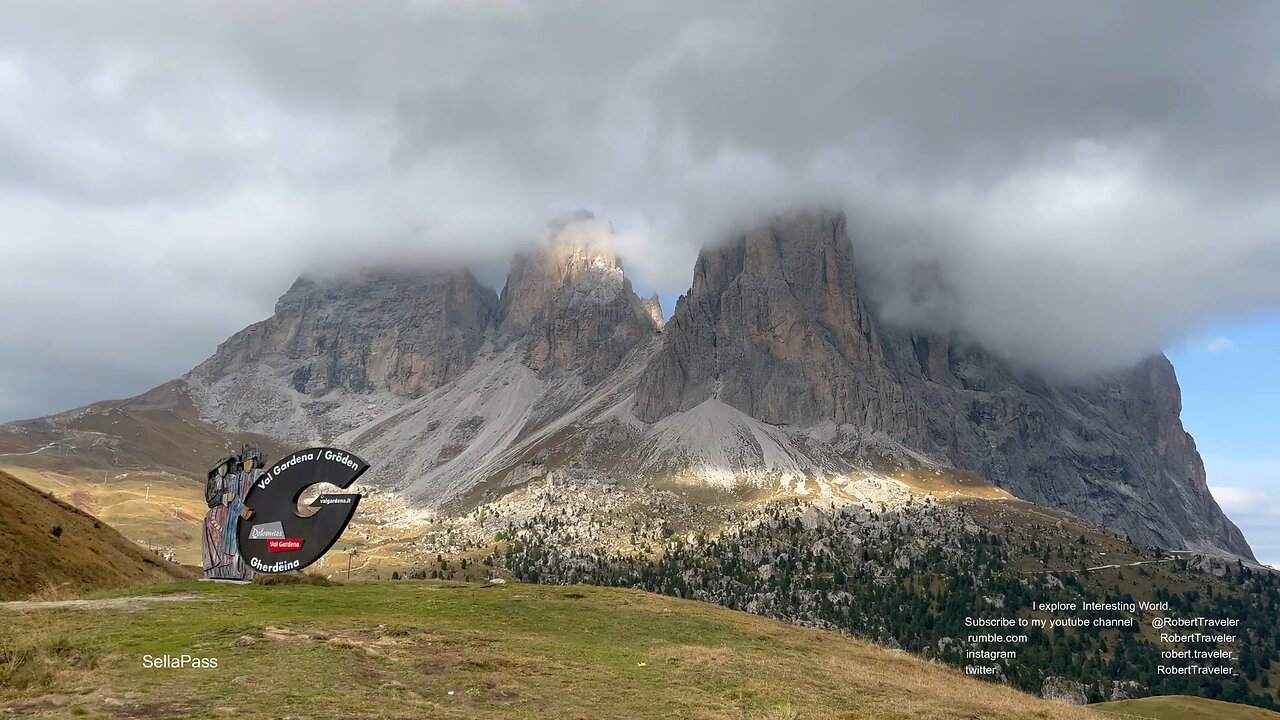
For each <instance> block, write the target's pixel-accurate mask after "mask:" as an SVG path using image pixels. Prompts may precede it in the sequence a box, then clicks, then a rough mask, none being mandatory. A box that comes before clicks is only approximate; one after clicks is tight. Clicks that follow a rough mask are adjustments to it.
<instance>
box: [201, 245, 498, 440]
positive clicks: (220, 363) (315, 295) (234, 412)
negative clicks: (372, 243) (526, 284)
mask: <svg viewBox="0 0 1280 720" xmlns="http://www.w3.org/2000/svg"><path fill="white" fill-rule="evenodd" d="M496 308H497V298H496V297H495V296H494V293H493V291H492V290H489V289H487V288H485V287H483V286H481V285H480V284H479V283H477V282H476V280H475V278H473V277H472V276H471V274H470V273H467V272H454V273H445V272H437V271H416V272H415V271H388V270H383V271H365V272H361V273H359V274H357V275H354V276H349V277H339V278H325V279H313V278H306V277H303V278H300V279H299V280H298V281H297V282H295V283H294V284H293V287H291V288H289V291H288V292H286V293H285V294H284V295H283V296H282V297H281V298H280V300H279V301H278V302H277V303H276V307H275V313H274V314H273V315H272V316H271V317H270V318H268V319H266V320H263V321H262V322H259V323H255V324H253V325H250V326H249V327H247V328H245V329H244V330H241V331H240V332H238V333H236V334H235V335H232V336H231V337H230V338H229V339H228V340H227V341H226V342H224V343H222V344H221V345H219V346H218V350H217V352H215V353H214V355H213V357H211V358H209V359H208V360H206V361H205V362H203V363H201V364H200V365H198V366H197V367H196V368H195V369H193V370H192V371H191V372H190V373H188V374H187V376H186V377H185V378H184V380H186V382H187V383H188V384H189V385H190V386H191V388H192V393H193V395H194V396H195V397H197V398H198V399H199V400H200V404H201V405H202V409H203V410H205V411H206V414H207V415H208V416H209V417H210V418H211V419H213V420H214V421H215V422H216V424H218V425H220V426H223V427H227V428H231V429H249V430H253V431H256V432H263V433H267V434H272V435H276V436H279V437H284V438H288V439H312V438H319V437H325V436H329V435H332V434H336V433H337V432H341V431H343V430H345V429H348V428H349V427H352V426H355V425H358V424H360V423H361V422H363V421H365V420H367V419H369V417H370V416H372V415H374V414H376V413H377V412H378V411H380V410H382V409H385V406H386V405H388V404H389V403H391V404H394V402H395V400H396V399H397V398H412V397H417V396H420V395H422V394H423V393H426V392H429V391H430V390H433V389H435V388H437V387H440V386H441V385H444V384H445V383H448V382H451V381H453V380H455V379H457V378H458V377H459V376H461V375H462V374H463V373H465V372H466V371H467V369H468V368H470V367H471V364H472V362H473V361H474V359H475V356H476V353H477V351H478V350H479V348H480V346H481V344H482V343H483V342H484V340H485V333H486V330H487V328H488V327H489V326H490V324H491V323H492V320H493V316H494V313H495V311H496ZM335 392H336V393H337V394H338V395H339V396H340V397H338V398H337V399H334V396H333V393H335ZM361 396H370V401H366V400H365V399H364V398H362V397H361ZM351 401H354V403H353V402H351ZM355 404H359V405H360V406H362V407H361V408H360V411H359V412H357V409H356V408H355V407H354V405H355ZM365 406H367V408H366V407H365ZM366 409H367V412H364V410H366Z"/></svg>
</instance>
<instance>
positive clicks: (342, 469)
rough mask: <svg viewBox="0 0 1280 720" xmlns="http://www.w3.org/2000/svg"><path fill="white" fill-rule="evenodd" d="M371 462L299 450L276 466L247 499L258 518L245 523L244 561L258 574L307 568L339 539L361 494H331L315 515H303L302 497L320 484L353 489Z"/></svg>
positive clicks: (341, 453)
mask: <svg viewBox="0 0 1280 720" xmlns="http://www.w3.org/2000/svg"><path fill="white" fill-rule="evenodd" d="M368 469H369V464H368V463H366V462H365V461H364V460H361V459H360V458H358V457H356V456H355V455H352V454H351V453H349V452H347V451H345V450H339V449H337V448H331V447H319V448H308V449H306V450H299V451H298V452H295V453H293V454H292V455H289V456H288V457H286V458H284V459H282V460H281V461H280V462H277V463H276V464H275V465H272V466H271V469H270V470H268V471H267V472H266V473H264V474H263V475H262V476H261V477H259V478H258V479H257V481H256V482H254V483H253V487H251V488H250V489H249V494H248V495H247V496H246V497H245V499H244V505H245V507H246V508H248V509H250V510H252V511H253V516H252V517H250V518H249V519H248V520H241V521H240V523H239V530H238V533H237V534H238V537H239V540H240V557H242V558H244V561H245V563H246V564H248V566H249V567H250V568H251V569H252V570H253V571H254V572H256V573H265V574H268V575H272V574H277V573H286V572H293V571H295V570H301V569H302V568H305V567H307V566H308V565H310V564H312V563H314V562H315V561H316V560H319V559H320V558H321V556H323V555H324V554H325V553H326V552H328V551H329V548H331V547H333V544H334V543H335V542H337V541H338V537H339V536H340V535H342V531H343V530H346V529H347V523H349V522H351V518H352V516H353V515H355V513H356V506H357V505H358V504H359V503H360V494H359V493H325V494H323V495H320V496H319V497H317V498H316V499H314V500H312V501H311V503H310V506H311V507H313V508H316V511H315V513H314V514H312V515H307V516H302V515H299V514H298V498H299V497H301V496H302V493H303V491H304V490H306V489H307V488H309V487H311V486H312V485H315V484H317V483H330V484H333V485H337V486H338V487H340V488H347V487H350V486H351V484H352V483H354V482H355V481H356V478H358V477H360V475H361V474H362V473H363V472H364V471H365V470H368Z"/></svg>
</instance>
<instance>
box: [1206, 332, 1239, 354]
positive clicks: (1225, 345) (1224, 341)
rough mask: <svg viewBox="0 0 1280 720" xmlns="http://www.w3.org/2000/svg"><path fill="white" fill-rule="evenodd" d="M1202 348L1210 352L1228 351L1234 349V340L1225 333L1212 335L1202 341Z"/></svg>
mask: <svg viewBox="0 0 1280 720" xmlns="http://www.w3.org/2000/svg"><path fill="white" fill-rule="evenodd" d="M1204 349H1205V350H1206V351H1208V352H1209V353H1211V354H1215V355H1216V354H1217V353H1220V352H1230V351H1232V350H1235V349H1236V344H1235V342H1234V341H1233V340H1232V339H1231V338H1229V337H1227V336H1225V335H1214V336H1213V337H1211V338H1208V339H1206V340H1205V341H1204Z"/></svg>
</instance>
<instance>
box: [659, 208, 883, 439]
mask: <svg viewBox="0 0 1280 720" xmlns="http://www.w3.org/2000/svg"><path fill="white" fill-rule="evenodd" d="M666 335H667V337H666V342H665V343H664V345H663V349H662V351H661V352H660V353H659V354H658V355H657V356H655V358H654V359H653V361H651V363H650V365H649V367H648V369H647V370H646V374H645V377H644V379H643V381H642V383H641V386H640V389H639V391H638V393H637V402H636V414H637V415H638V416H639V417H640V418H641V419H643V420H645V421H649V422H652V421H656V420H658V419H660V418H662V417H665V416H666V415H669V414H671V413H673V412H677V411H680V410H687V409H690V408H691V407H693V406H695V405H697V404H699V403H701V402H703V401H705V400H708V399H711V398H713V397H714V399H716V400H719V401H721V402H724V403H725V404H727V405H730V406H732V407H735V408H737V409H739V410H741V411H743V412H745V413H747V414H748V415H751V416H753V417H758V418H760V419H762V420H765V421H766V422H770V423H782V424H804V423H810V422H815V421H818V420H823V419H833V420H837V421H840V422H853V421H857V422H868V421H873V420H875V419H876V418H875V417H874V412H873V411H872V407H871V405H870V404H869V401H868V400H867V399H866V398H862V397H858V393H860V392H861V391H862V390H864V389H866V384H867V380H868V379H869V378H868V377H866V376H868V375H870V374H871V373H873V372H874V371H875V370H876V369H877V368H876V366H875V363H874V357H875V356H876V354H877V353H878V346H877V341H876V338H875V328H874V326H873V325H872V323H871V321H870V317H869V316H868V314H867V312H866V310H865V308H864V307H863V305H862V302H861V300H860V298H859V295H858V291H857V287H856V282H855V279H854V266H853V250H852V247H851V245H850V243H849V239H848V237H847V235H846V234H845V218H844V216H843V215H842V214H838V213H825V212H822V211H807V212H802V213H796V214H793V215H788V216H785V217H780V218H777V219H775V220H774V221H773V222H771V223H769V224H768V225H764V226H761V227H758V228H755V229H753V230H750V231H748V232H746V233H744V234H742V235H739V236H738V237H735V238H733V239H731V240H729V241H728V242H725V243H721V244H719V245H716V246H713V247H710V248H706V249H704V250H703V251H702V252H701V253H700V254H699V256H698V261H697V264H696V265H695V268H694V276H693V284H692V287H691V288H690V291H689V294H688V295H685V296H683V297H681V298H680V300H679V302H678V303H677V304H676V311H675V316H674V317H673V318H672V320H671V323H670V324H669V325H668V330H667V333H666ZM872 394H874V393H872ZM876 407H879V405H878V404H877V405H876Z"/></svg>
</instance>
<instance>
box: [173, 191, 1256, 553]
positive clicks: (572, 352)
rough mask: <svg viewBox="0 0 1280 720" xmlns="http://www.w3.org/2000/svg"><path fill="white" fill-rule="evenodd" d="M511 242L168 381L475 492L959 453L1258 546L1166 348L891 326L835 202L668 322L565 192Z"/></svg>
mask: <svg viewBox="0 0 1280 720" xmlns="http://www.w3.org/2000/svg"><path fill="white" fill-rule="evenodd" d="M545 240H546V242H544V244H543V245H542V246H541V247H539V248H536V249H534V250H532V251H531V252H527V253H524V254H522V255H521V256H519V257H517V259H516V260H515V261H514V262H513V265H512V271H511V274H510V275H509V276H508V280H507V286H506V287H505V288H504V289H503V290H502V292H501V293H495V292H493V291H492V290H489V289H487V288H484V287H483V286H481V285H480V284H479V283H478V282H476V281H475V278H474V277H472V276H471V275H470V273H467V272H465V271H456V272H445V271H438V270H428V271H421V272H416V271H404V270H397V271H377V272H372V271H371V272H365V273H360V274H357V275H355V276H352V277H348V278H342V279H336V280H328V281H318V280H312V279H300V280H299V281H298V282H297V283H295V284H294V286H293V287H292V288H290V290H289V292H287V293H286V294H285V295H284V296H282V298H281V300H280V302H279V303H277V306H276V311H275V313H274V314H273V316H272V317H271V318H269V319H267V320H264V321H262V322H260V323H256V324H254V325H252V326H250V327H249V328H246V329H245V330H243V331H241V332H240V333H236V334H235V335H233V336H232V337H231V338H229V339H228V340H227V341H226V342H225V343H223V344H222V345H220V346H219V348H218V351H217V352H216V353H215V354H214V356H213V357H211V358H210V359H209V360H207V361H205V362H204V363H201V364H200V365H199V366H197V367H196V368H194V369H193V370H192V371H191V372H190V373H188V374H187V375H186V376H184V377H183V378H182V379H181V380H180V381H178V382H179V383H180V385H181V387H182V391H183V392H186V393H187V394H188V395H189V396H190V398H191V401H192V403H194V405H195V406H196V407H197V408H198V409H199V413H200V417H201V418H202V419H203V420H204V421H207V422H209V423H210V424H212V425H213V426H216V427H218V428H220V429H222V430H224V431H236V432H253V433H261V434H264V435H268V436H273V437H277V438H280V439H281V440H284V441H287V442H291V443H301V442H309V441H316V440H324V441H330V440H333V441H336V442H339V443H342V444H344V445H347V446H349V447H351V449H352V450H353V451H355V452H359V453H362V454H364V455H366V456H368V457H371V458H377V459H378V462H376V463H375V468H374V470H373V471H371V473H370V476H369V478H368V480H369V481H370V482H372V483H375V484H378V485H379V486H381V487H383V488H386V489H390V490H396V491H404V492H406V493H408V494H409V495H411V496H412V497H415V498H417V499H418V501H419V502H423V503H427V504H429V505H437V506H438V505H446V504H462V505H465V504H467V503H474V502H477V501H478V498H482V497H483V496H485V495H486V494H493V493H499V494H500V493H502V492H506V491H507V490H509V489H510V488H513V487H517V486H519V485H521V484H522V483H525V482H528V481H529V480H530V479H534V478H538V477H543V476H545V475H546V474H547V473H548V472H553V471H554V472H561V473H566V474H568V475H570V476H581V477H588V476H590V477H595V476H608V477H612V478H613V479H615V480H619V479H620V480H625V481H636V482H645V481H652V480H655V479H670V480H675V481H677V482H681V483H684V484H687V485H690V486H695V485H700V484H701V485H712V486H718V487H733V486H736V485H739V484H744V483H745V484H746V485H748V486H752V487H758V488H766V487H781V488H784V489H789V491H794V492H798V493H804V492H813V491H814V490H813V488H814V487H818V488H823V487H840V486H842V485H843V484H847V483H849V482H853V481H856V480H857V479H858V478H860V477H864V476H865V475H866V474H867V473H868V472H869V471H870V470H871V469H873V468H876V467H880V466H886V465H887V466H889V467H939V468H945V467H955V468H960V469H963V470H967V471H972V472H974V473H977V474H979V475H981V476H983V477H985V478H987V479H988V480H990V481H991V482H993V483H995V484H996V485H997V486H1000V487H1002V488H1004V489H1006V490H1009V491H1011V492H1013V494H1014V495H1017V496H1019V497H1022V498H1024V499H1026V500H1030V501H1032V502H1036V503H1038V504H1041V505H1045V506H1049V507H1055V508H1059V509H1063V510H1067V511H1069V512H1072V513H1075V514H1077V515H1079V516H1080V517H1082V518H1084V519H1086V520H1089V521H1091V522H1094V523H1096V524H1099V525H1102V526H1105V527H1110V528H1113V529H1116V530H1120V531H1123V532H1125V533H1128V534H1130V535H1131V536H1132V537H1133V538H1134V539H1135V540H1136V541H1138V542H1142V543H1144V544H1148V545H1156V546H1161V547H1180V548H1189V549H1196V550H1206V551H1207V550H1213V551H1221V552H1225V553H1228V554H1232V555H1237V556H1241V557H1245V558H1248V559H1252V557H1253V556H1252V552H1251V551H1250V549H1249V547H1248V544H1247V542H1245V540H1244V538H1243V536H1242V535H1241V534H1240V532H1239V530H1238V529H1237V528H1236V527H1235V526H1234V525H1233V524H1231V522H1230V521H1229V520H1228V519H1227V518H1226V517H1225V515H1223V514H1222V512H1221V510H1220V509H1219V508H1218V506H1217V504H1216V503H1215V502H1214V501H1213V498H1212V496H1211V495H1210V494H1209V492H1208V489H1207V485H1206V484H1205V478H1204V470H1203V464H1202V463H1201V462H1200V459H1199V455H1198V453H1197V452H1196V450H1195V445H1194V441H1193V440H1192V439H1191V438H1190V436H1189V435H1188V434H1187V433H1186V432H1185V430H1183V428H1182V426H1181V422H1180V420H1179V417H1178V414H1179V412H1180V408H1181V405H1180V395H1179V390H1178V387H1177V380H1176V376H1175V374H1174V372H1173V368H1172V366H1171V365H1170V364H1169V363H1168V360H1167V359H1165V358H1163V357H1155V358H1152V359H1149V360H1147V361H1144V362H1143V363H1140V364H1139V365H1137V366H1136V367H1134V368H1130V369H1128V370H1125V371H1122V372H1119V373H1114V374H1112V375H1110V376H1108V377H1105V378H1102V379H1100V380H1098V381H1097V382H1095V383H1094V384H1092V385H1067V384H1063V383H1054V382H1049V381H1046V380H1043V379H1041V378H1037V377H1034V376H1028V375H1027V374H1026V373H1018V372H1015V371H1013V370H1012V369H1011V368H1010V367H1009V366H1008V365H1006V364H1005V363H1003V362H1001V361H1000V360H998V359H996V358H994V357H992V356H990V355H989V354H987V353H985V352H984V351H982V350H981V349H980V348H978V347H976V346H974V345H973V344H972V343H969V342H966V341H964V340H963V339H961V338H957V337H954V336H947V335H937V334H927V333H913V332H911V331H908V330H904V329H902V328H897V327H893V326H889V325H886V324H884V323H882V322H880V321H879V319H878V318H877V317H876V316H875V309H874V308H873V307H871V306H870V305H868V304H867V303H866V302H865V300H864V298H863V297H862V295H861V292H860V288H859V284H858V277H857V265H856V262H855V258H854V256H853V248H852V244H851V243H850V241H849V238H848V235H847V227H846V221H845V217H844V215H843V214H842V213H838V212H832V211H825V210H806V211H800V212H796V213H791V214H788V215H784V216H778V217H776V218H774V219H773V220H772V221H770V222H768V223H765V224H762V225H760V226H757V227H756V228H754V229H751V230H748V231H746V232H744V233H741V234H739V235H737V236H734V237H730V238H728V239H726V240H725V241H723V242H720V243H716V244H713V245H709V246H708V247H706V248H704V250H703V251H702V252H701V253H700V254H699V258H698V261H697V263H696V264H695V267H694V272H693V277H692V282H691V285H690V289H689V291H688V292H687V293H686V294H685V295H682V296H681V297H680V299H679V300H678V302H677V304H676V308H675V312H674V314H673V315H672V318H671V320H670V321H668V322H666V323H665V324H663V323H660V321H659V318H660V317H661V313H660V309H659V308H658V305H657V303H656V302H655V298H650V299H649V300H642V299H641V298H640V297H639V296H638V295H636V293H635V292H634V290H633V288H632V286H631V283H630V280H629V279H628V278H627V277H626V275H625V272H624V271H623V269H622V265H621V263H620V262H619V261H618V259H617V257H616V255H615V254H614V253H613V250H612V242H611V241H612V228H611V227H609V226H608V224H607V223H602V222H599V221H597V220H596V219H595V218H594V217H593V216H591V215H590V214H588V213H579V214H577V215H575V216H571V217H569V218H566V219H564V220H562V221H559V222H557V223H554V224H553V225H551V226H550V227H549V228H548V231H547V236H546V238H545Z"/></svg>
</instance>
